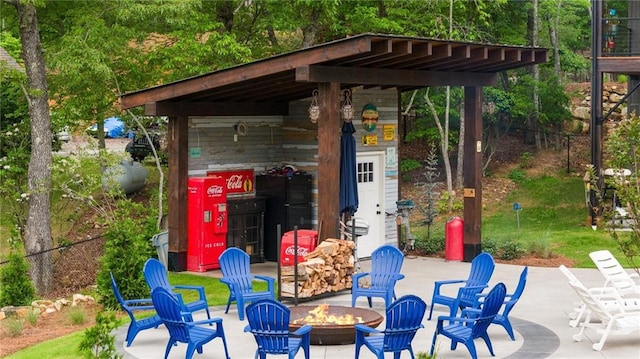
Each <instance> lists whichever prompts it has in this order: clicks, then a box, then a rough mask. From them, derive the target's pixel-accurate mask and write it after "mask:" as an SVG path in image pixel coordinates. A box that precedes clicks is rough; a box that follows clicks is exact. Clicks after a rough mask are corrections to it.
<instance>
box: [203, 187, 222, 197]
mask: <svg viewBox="0 0 640 359" xmlns="http://www.w3.org/2000/svg"><path fill="white" fill-rule="evenodd" d="M222 193H224V188H222V186H218V185H213V186H211V187H209V188H207V194H208V195H210V196H221V195H222Z"/></svg>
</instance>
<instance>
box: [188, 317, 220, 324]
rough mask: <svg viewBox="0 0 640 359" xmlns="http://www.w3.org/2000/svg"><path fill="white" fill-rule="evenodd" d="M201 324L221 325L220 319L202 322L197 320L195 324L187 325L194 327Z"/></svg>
mask: <svg viewBox="0 0 640 359" xmlns="http://www.w3.org/2000/svg"><path fill="white" fill-rule="evenodd" d="M202 324H209V325H211V324H222V318H211V319H204V320H198V321H195V322H188V323H187V325H190V326H195V325H202Z"/></svg>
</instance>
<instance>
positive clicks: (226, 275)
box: [219, 247, 275, 320]
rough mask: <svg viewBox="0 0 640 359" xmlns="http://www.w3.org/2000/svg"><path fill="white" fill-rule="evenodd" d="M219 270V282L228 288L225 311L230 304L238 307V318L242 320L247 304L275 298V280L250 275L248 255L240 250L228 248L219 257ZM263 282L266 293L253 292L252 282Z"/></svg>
mask: <svg viewBox="0 0 640 359" xmlns="http://www.w3.org/2000/svg"><path fill="white" fill-rule="evenodd" d="M219 260H220V270H221V271H222V278H221V279H220V281H221V282H222V283H225V284H226V285H227V286H228V287H229V300H228V301H227V309H226V310H225V311H224V312H225V313H227V312H229V307H230V306H231V303H232V302H236V305H237V306H238V317H239V318H240V320H244V307H245V305H246V304H247V303H249V302H253V301H256V300H258V299H274V298H275V289H274V288H275V279H274V278H271V277H267V276H262V275H252V274H251V269H250V268H249V255H248V254H247V253H245V252H244V251H242V250H241V249H238V248H235V247H230V248H227V249H226V250H225V251H224V252H222V254H221V255H220V258H219ZM254 279H258V280H263V281H265V282H267V290H266V291H258V292H257V291H254V290H253V280H254Z"/></svg>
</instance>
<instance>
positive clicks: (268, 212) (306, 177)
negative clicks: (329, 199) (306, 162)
mask: <svg viewBox="0 0 640 359" xmlns="http://www.w3.org/2000/svg"><path fill="white" fill-rule="evenodd" d="M312 186H313V183H312V178H311V175H310V174H293V175H289V176H287V175H280V174H265V175H258V176H256V195H257V196H261V197H266V199H267V202H266V207H265V211H264V258H265V259H266V260H268V261H276V260H278V252H277V251H278V240H280V239H279V238H278V233H277V226H278V224H280V225H281V231H282V233H281V234H282V235H283V234H284V233H285V232H288V231H291V230H293V227H294V226H298V229H303V228H304V229H312V223H311V220H312V203H313V198H312Z"/></svg>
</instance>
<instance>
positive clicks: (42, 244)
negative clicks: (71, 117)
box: [14, 1, 53, 295]
mask: <svg viewBox="0 0 640 359" xmlns="http://www.w3.org/2000/svg"><path fill="white" fill-rule="evenodd" d="M14 5H15V7H16V9H17V10H18V18H19V23H20V40H21V42H22V58H23V59H24V62H25V67H26V72H27V82H28V85H29V88H28V90H27V91H26V93H27V99H28V102H29V116H30V117H31V158H30V160H29V172H28V186H29V212H28V216H27V224H26V230H25V238H24V241H25V249H26V252H27V255H30V256H29V257H28V258H29V262H30V264H31V266H30V268H29V270H30V274H31V279H32V280H33V284H34V286H35V287H36V290H37V291H38V294H40V295H42V294H45V293H48V292H49V291H50V290H51V289H52V285H53V260H52V256H51V252H50V251H49V250H50V249H51V246H52V243H51V215H50V190H51V163H52V154H51V152H52V145H51V142H52V134H51V119H50V117H49V96H48V92H47V91H48V89H47V77H46V72H45V68H46V67H45V63H44V57H43V55H42V47H41V45H40V33H39V30H38V17H37V15H36V8H35V6H34V5H33V4H32V3H30V2H29V3H24V2H22V1H18V2H15V3H14ZM35 253H39V254H38V255H32V254H35Z"/></svg>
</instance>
